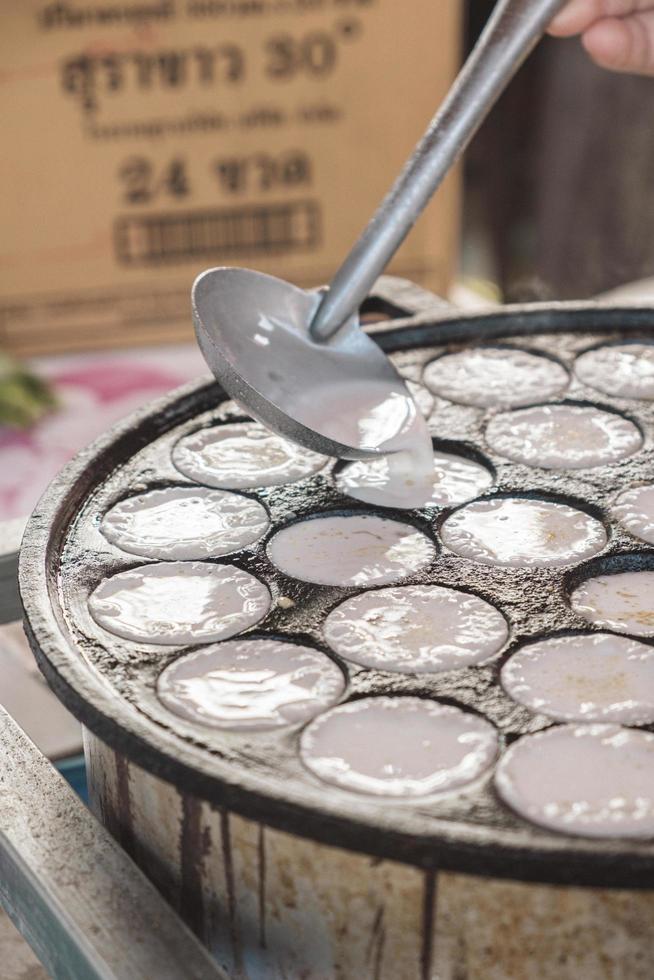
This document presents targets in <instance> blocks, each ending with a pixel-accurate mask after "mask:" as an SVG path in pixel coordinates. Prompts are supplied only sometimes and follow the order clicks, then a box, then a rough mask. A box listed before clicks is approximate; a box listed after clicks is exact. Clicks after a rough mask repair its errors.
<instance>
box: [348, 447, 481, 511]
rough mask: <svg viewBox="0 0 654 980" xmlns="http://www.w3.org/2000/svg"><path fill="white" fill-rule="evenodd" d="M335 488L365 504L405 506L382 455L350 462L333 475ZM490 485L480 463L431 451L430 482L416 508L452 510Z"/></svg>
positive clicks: (403, 492) (403, 491)
mask: <svg viewBox="0 0 654 980" xmlns="http://www.w3.org/2000/svg"><path fill="white" fill-rule="evenodd" d="M336 485H337V486H338V489H339V490H340V491H341V492H342V493H345V494H347V495H348V496H349V497H354V498H356V499H357V500H362V501H363V502H364V503H366V504H373V505H375V506H381V507H397V508H404V507H406V488H405V486H403V485H402V483H399V484H397V482H396V483H395V485H394V481H393V480H392V475H391V473H390V472H389V464H388V457H386V456H383V457H381V458H380V459H373V460H357V462H355V463H350V464H349V465H347V466H345V467H344V468H343V469H342V470H340V472H339V473H337V475H336ZM492 485H493V476H492V474H491V473H490V471H489V470H487V469H486V467H485V466H482V465H481V464H480V463H475V462H473V461H472V460H470V459H466V458H465V457H463V456H454V455H452V454H451V453H442V452H439V451H435V452H434V477H433V481H431V483H430V485H429V486H427V487H425V493H424V497H423V499H422V501H421V503H420V506H422V507H428V506H432V507H433V506H435V507H454V506H457V505H458V504H462V503H465V502H466V501H467V500H472V499H473V498H474V497H478V496H479V494H481V493H483V492H484V491H485V490H488V488H489V487H491V486H492ZM414 506H415V505H414Z"/></svg>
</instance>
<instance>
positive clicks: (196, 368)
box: [0, 344, 207, 520]
mask: <svg viewBox="0 0 654 980" xmlns="http://www.w3.org/2000/svg"><path fill="white" fill-rule="evenodd" d="M32 366H33V367H34V369H35V370H36V371H37V372H38V373H39V374H40V375H41V376H42V377H45V378H47V379H48V380H49V381H50V382H51V383H52V384H53V385H54V389H55V392H56V394H57V397H58V398H59V401H60V406H59V408H58V409H57V410H56V411H54V412H53V413H52V414H50V415H48V416H47V417H46V418H44V419H42V420H41V422H39V424H38V425H35V426H33V427H32V428H31V429H29V430H27V431H25V432H15V431H13V430H10V429H6V428H1V427H0V520H9V519H11V518H13V517H22V516H25V515H27V514H29V513H30V512H31V511H32V509H33V508H34V505H35V504H36V502H37V500H38V499H39V497H40V496H41V494H42V493H43V491H44V490H45V488H46V486H47V485H48V483H49V482H50V480H51V479H52V478H53V477H54V476H55V475H56V473H57V472H58V471H59V470H60V469H61V467H62V466H63V465H64V463H66V462H67V461H68V460H69V459H70V458H71V457H72V456H74V455H75V453H76V452H77V451H78V450H79V449H82V448H83V447H84V446H86V445H88V443H89V442H92V440H93V439H95V438H96V437H97V436H99V435H100V434H101V433H102V432H104V431H106V429H108V428H109V427H110V426H111V425H113V424H114V422H117V421H118V420H119V419H121V418H123V417H124V416H125V415H128V414H129V413H130V412H132V411H134V410H135V409H136V408H139V407H140V406H141V405H144V404H146V403H148V402H151V401H153V400H154V399H155V398H158V397H159V396H160V395H163V394H164V393H165V392H166V391H169V390H170V389H171V388H176V387H178V386H179V385H182V384H185V383H186V382H187V381H191V380H192V379H193V378H196V377H199V376H200V375H202V374H206V373H207V367H206V365H205V363H204V360H203V358H202V355H201V354H200V351H199V350H198V348H197V347H195V345H192V344H189V345H184V346H175V347H158V348H151V349H148V350H134V351H123V352H120V353H116V352H107V353H97V352H96V353H93V354H74V355H66V356H64V357H50V358H47V357H44V358H38V359H35V360H34V361H33V362H32Z"/></svg>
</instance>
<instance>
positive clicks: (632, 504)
mask: <svg viewBox="0 0 654 980" xmlns="http://www.w3.org/2000/svg"><path fill="white" fill-rule="evenodd" d="M612 511H613V516H614V517H615V518H616V519H617V520H618V521H619V522H620V523H621V524H622V526H623V527H625V528H626V529H627V531H630V532H631V534H633V535H634V536H635V537H637V538H640V539H641V540H642V541H647V543H648V544H654V486H653V485H652V484H650V485H649V486H645V487H635V488H634V489H633V490H625V492H624V493H621V494H620V496H619V497H618V498H617V500H616V502H615V504H614V506H613V508H612Z"/></svg>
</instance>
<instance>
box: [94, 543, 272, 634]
mask: <svg viewBox="0 0 654 980" xmlns="http://www.w3.org/2000/svg"><path fill="white" fill-rule="evenodd" d="M270 603H271V598H270V593H269V592H268V589H267V588H266V586H265V585H264V584H263V583H262V582H260V581H259V580H258V579H256V578H254V576H253V575H250V574H249V573H248V572H244V571H242V570H241V569H240V568H235V567H234V566H233V565H214V564H211V563H209V562H175V561H170V562H161V563H159V564H156V565H141V566H140V567H138V568H132V569H130V570H129V571H124V572H118V574H117V575H112V576H111V578H108V579H105V580H104V582H101V583H100V585H99V586H98V587H97V589H96V590H95V591H94V592H93V593H92V594H91V596H90V597H89V611H90V613H91V615H92V617H93V619H94V620H95V621H96V622H97V623H98V624H99V625H100V626H102V627H103V628H104V629H106V630H109V632H110V633H114V634H115V635H116V636H122V637H123V638H124V639H126V640H136V641H139V642H142V643H156V644H162V645H165V646H183V645H186V644H194V643H207V642H211V641H213V640H225V639H227V638H228V637H230V636H234V635H235V634H236V633H240V632H242V631H243V630H246V629H248V628H249V627H250V626H254V625H255V623H258V622H260V620H262V619H263V618H264V616H265V615H266V613H267V612H268V610H269V608H270Z"/></svg>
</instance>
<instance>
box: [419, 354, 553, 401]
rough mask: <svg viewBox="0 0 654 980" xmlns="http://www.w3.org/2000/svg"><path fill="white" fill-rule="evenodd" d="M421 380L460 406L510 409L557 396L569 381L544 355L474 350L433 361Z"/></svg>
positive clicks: (431, 389) (444, 356)
mask: <svg viewBox="0 0 654 980" xmlns="http://www.w3.org/2000/svg"><path fill="white" fill-rule="evenodd" d="M423 381H424V383H425V384H426V385H427V387H428V388H429V390H430V391H432V392H433V393H434V394H435V395H440V396H441V397H442V398H447V399H448V401H451V402H457V403H458V404H460V405H473V406H475V407H477V408H495V407H499V406H503V407H506V408H510V407H511V406H514V405H528V404H529V403H530V402H534V401H542V399H543V398H549V397H550V396H552V395H557V394H559V393H560V392H561V391H563V390H564V389H565V388H567V386H568V384H569V381H570V378H569V375H568V372H567V371H566V369H565V368H564V367H563V365H562V364H559V362H558V361H555V360H553V359H552V358H551V357H547V356H545V355H544V354H537V353H531V352H530V351H525V350H520V349H518V348H517V347H473V348H470V349H468V350H462V351H459V352H458V353H456V354H444V355H443V356H442V357H439V358H438V359H437V360H435V361H432V362H431V363H430V364H428V365H427V367H426V368H425V373H424V375H423Z"/></svg>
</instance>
